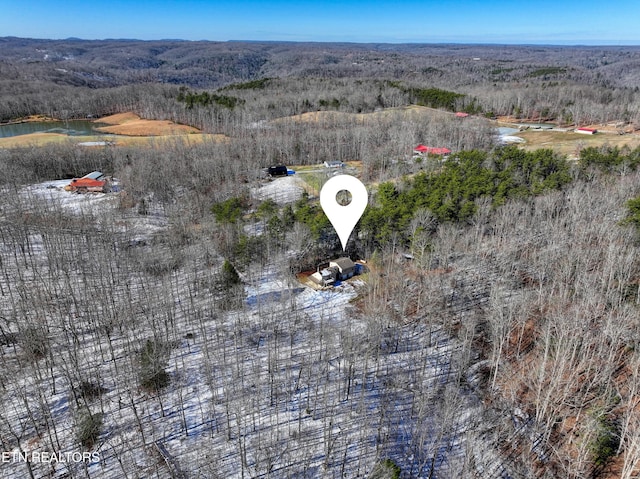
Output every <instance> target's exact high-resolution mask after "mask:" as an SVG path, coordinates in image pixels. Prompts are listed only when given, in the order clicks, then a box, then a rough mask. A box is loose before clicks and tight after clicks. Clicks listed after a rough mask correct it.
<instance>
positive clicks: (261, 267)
mask: <svg viewBox="0 0 640 479" xmlns="http://www.w3.org/2000/svg"><path fill="white" fill-rule="evenodd" d="M0 45H1V48H0V85H1V87H2V88H0V117H1V118H2V119H3V120H6V121H8V120H19V119H22V118H24V117H25V116H27V115H31V114H34V115H35V114H37V115H47V116H50V117H55V118H63V119H65V118H86V117H87V116H90V117H92V118H98V117H101V116H103V115H106V114H110V113H124V112H135V113H137V114H139V115H140V116H142V117H143V118H148V119H170V120H173V121H176V122H179V123H184V124H188V125H192V126H195V127H197V128H199V129H200V130H201V131H203V132H207V133H219V134H220V135H218V136H217V137H216V138H215V139H213V138H209V137H206V138H204V139H200V140H198V141H195V140H192V138H194V137H197V136H198V135H199V134H198V133H193V134H188V135H183V136H178V135H175V136H169V137H168V138H163V139H160V138H158V139H157V141H150V142H148V143H147V144H138V145H136V144H129V145H124V146H116V145H114V144H111V143H109V142H102V143H100V144H99V145H93V146H86V145H85V146H81V145H79V144H78V143H77V142H74V141H73V140H72V139H66V141H60V142H58V143H51V144H48V143H47V144H39V143H36V142H33V143H31V144H29V143H25V144H24V145H23V146H19V147H12V148H0V190H1V191H0V193H1V194H0V360H1V361H2V367H1V368H0V404H1V405H2V407H0V442H1V444H2V449H3V451H4V452H6V453H7V454H8V455H7V456H6V457H7V458H8V459H7V460H6V461H5V460H4V457H5V455H4V453H3V461H2V462H1V463H0V470H1V471H2V476H3V477H10V478H22V477H33V478H45V477H78V478H80V477H96V478H98V477H100V478H109V479H112V478H116V477H131V478H137V477H140V478H142V477H144V478H147V477H157V478H170V477H172V478H175V477H194V478H195V477H211V478H215V477H221V478H222V477H224V478H230V477H237V478H249V477H264V478H267V477H269V478H288V477H299V478H316V477H322V478H324V477H326V478H337V477H367V478H385V477H389V478H394V477H395V478H414V477H424V478H426V477H430V478H460V477H463V478H483V479H484V478H496V479H498V478H548V479H551V478H553V479H556V478H573V479H582V478H589V477H590V478H624V479H632V478H634V477H638V475H640V409H639V407H638V406H639V402H638V394H639V391H638V389H639V388H640V377H639V366H640V357H639V356H638V347H637V346H638V342H639V341H640V322H639V318H640V262H639V261H638V253H639V252H640V249H639V248H640V171H639V169H638V167H639V166H640V147H633V146H632V147H629V146H627V147H621V148H618V147H614V146H611V145H608V144H606V141H602V142H601V143H600V144H599V145H598V146H589V145H590V144H589V143H586V140H585V143H584V144H580V145H579V146H580V148H576V151H575V154H574V155H573V156H572V158H571V159H570V158H568V157H566V156H565V155H563V154H561V153H559V152H558V150H557V149H555V148H554V146H555V145H554V144H549V145H545V146H546V147H545V148H542V149H537V150H536V149H531V150H524V149H521V148H519V147H518V146H513V145H511V146H505V145H501V144H500V143H499V141H498V134H497V131H496V123H495V122H493V121H492V120H491V119H492V118H494V117H495V116H496V115H511V116H518V117H520V118H521V119H523V120H524V119H530V120H534V119H535V120H536V121H541V120H555V121H556V122H557V123H561V124H565V125H566V124H571V125H573V126H576V125H577V124H580V123H591V122H609V121H616V122H623V123H624V124H625V125H626V126H627V127H628V131H629V132H628V133H626V135H627V136H629V137H630V138H631V139H632V140H633V139H634V138H635V135H636V133H633V132H632V131H633V129H634V127H635V126H634V122H635V123H636V124H637V123H638V121H639V120H640V117H639V114H640V97H638V95H639V94H640V93H639V92H638V87H637V79H638V78H639V75H640V69H639V68H638V63H637V60H638V55H640V51H638V50H637V49H631V48H615V47H607V48H586V47H585V48H578V47H562V48H561V47H517V46H514V47H506V46H465V45H426V46H425V45H382V44H380V45H355V44H289V43H241V42H229V43H212V42H178V41H163V42H139V41H124V40H122V41H120V40H117V41H116V40H114V41H100V42H87V41H81V40H65V41H50V42H48V41H44V40H28V39H15V38H3V39H0ZM456 112H467V113H469V116H464V115H463V116H456V115H455V113H456ZM611 135H612V136H609V137H606V136H605V137H604V138H614V137H615V136H617V135H616V134H615V133H612V134H611ZM575 136H580V135H575ZM419 143H424V144H427V145H431V146H439V147H446V148H448V149H450V150H452V151H451V153H450V154H448V155H447V156H446V157H442V156H441V155H422V156H420V155H414V154H413V148H414V147H415V146H416V145H417V144H419ZM630 144H631V143H630ZM333 160H336V161H338V162H342V163H344V165H343V166H341V170H340V171H343V172H348V173H350V174H353V175H356V176H358V177H359V178H360V179H361V180H362V181H363V182H364V183H365V184H366V186H367V189H368V192H369V203H368V207H367V209H366V211H365V213H364V214H363V216H362V218H361V220H360V222H359V223H358V225H357V226H356V228H355V230H354V232H353V234H352V236H351V239H350V240H349V242H348V244H347V247H346V251H345V252H343V251H342V248H341V247H340V242H339V240H338V237H337V235H336V233H335V231H334V230H333V228H332V226H331V224H330V223H329V222H328V220H327V218H326V216H325V215H324V213H323V212H322V209H321V208H320V205H319V202H318V199H317V196H318V191H319V189H320V188H321V186H322V184H323V183H324V182H325V181H326V180H327V179H328V178H330V177H331V175H332V174H333V172H334V170H332V169H329V168H325V167H324V166H322V163H323V162H324V161H333ZM274 164H285V165H287V166H289V167H291V168H293V169H294V170H295V174H291V175H288V176H286V177H282V178H269V179H267V178H264V177H263V173H262V170H263V168H265V167H268V166H270V165H274ZM94 170H99V171H102V172H104V173H106V174H107V175H108V176H110V177H112V178H113V179H114V183H115V185H116V186H117V187H116V188H114V189H113V191H110V192H106V193H102V192H100V193H89V194H78V193H72V192H69V191H65V190H64V186H65V185H67V184H68V183H69V179H71V178H74V177H79V176H82V175H84V174H86V173H88V172H90V171H94ZM343 255H348V256H350V257H351V258H352V259H354V260H362V263H361V264H360V267H361V268H362V270H361V274H359V275H358V276H356V277H354V278H353V279H351V280H348V281H346V280H345V281H343V282H342V283H341V284H339V285H337V286H336V287H333V288H327V289H318V288H312V287H310V286H309V285H308V284H307V283H305V282H304V278H305V277H306V276H308V274H309V273H311V272H313V271H315V270H316V268H318V266H319V265H320V264H325V263H326V262H327V261H328V260H330V259H332V258H337V257H340V256H343ZM43 453H45V454H51V453H63V454H69V455H71V456H70V457H71V458H73V454H74V453H75V454H78V453H79V454H81V455H80V456H79V457H80V460H77V461H74V460H68V461H58V460H56V461H42V460H34V459H33V458H34V457H38V458H42V457H43V456H42V454H43ZM82 453H84V454H86V455H85V456H83V455H82ZM34 454H35V456H34ZM22 455H26V456H25V457H27V456H28V457H29V458H31V460H24V461H22V460H19V459H20V457H22ZM16 458H17V459H16Z"/></svg>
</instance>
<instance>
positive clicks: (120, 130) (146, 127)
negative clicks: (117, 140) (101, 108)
mask: <svg viewBox="0 0 640 479" xmlns="http://www.w3.org/2000/svg"><path fill="white" fill-rule="evenodd" d="M95 121H96V122H98V123H107V124H108V125H109V126H103V127H100V128H98V129H97V130H98V131H101V132H103V133H112V134H114V135H126V136H166V135H184V134H191V133H200V130H198V129H197V128H194V127H192V126H188V125H179V124H177V123H174V122H172V121H169V120H144V119H142V118H140V117H139V116H138V115H136V114H135V113H118V114H116V115H111V116H106V117H104V118H99V119H98V120H95Z"/></svg>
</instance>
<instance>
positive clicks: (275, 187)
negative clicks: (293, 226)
mask: <svg viewBox="0 0 640 479" xmlns="http://www.w3.org/2000/svg"><path fill="white" fill-rule="evenodd" d="M303 191H304V188H303V187H302V180H300V178H298V177H296V176H295V175H292V176H285V177H283V178H274V179H273V180H271V181H269V182H268V183H266V184H264V185H262V186H260V187H259V188H255V189H254V190H253V191H252V192H251V193H252V196H253V197H254V198H256V199H258V200H261V201H264V200H267V199H270V200H273V201H275V202H276V203H278V204H279V205H284V204H287V203H294V202H296V201H298V200H299V199H300V196H301V195H302V192H303Z"/></svg>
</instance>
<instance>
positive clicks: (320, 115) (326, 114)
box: [273, 105, 453, 124]
mask: <svg viewBox="0 0 640 479" xmlns="http://www.w3.org/2000/svg"><path fill="white" fill-rule="evenodd" d="M423 114H434V115H440V116H451V115H453V113H451V112H447V111H442V110H437V109H435V108H429V107H426V106H418V105H411V106H405V107H397V108H386V109H384V110H379V111H374V112H371V113H347V112H343V111H326V110H323V111H310V112H307V113H301V114H300V115H293V116H287V117H284V118H278V119H276V120H273V122H274V123H282V122H286V121H299V122H309V123H336V122H337V121H340V120H342V121H345V120H351V121H352V122H354V123H355V122H357V123H363V124H364V123H366V122H367V121H369V120H374V121H375V120H376V119H378V118H388V117H391V118H397V117H401V118H402V119H407V120H410V119H411V117H416V116H419V115H423Z"/></svg>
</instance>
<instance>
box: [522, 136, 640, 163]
mask: <svg viewBox="0 0 640 479" xmlns="http://www.w3.org/2000/svg"><path fill="white" fill-rule="evenodd" d="M514 136H518V137H520V138H523V139H524V140H525V141H526V143H524V144H523V145H521V146H522V148H524V149H525V150H529V151H531V150H537V149H539V148H551V149H553V150H555V151H556V152H558V153H560V154H563V155H567V156H569V157H572V158H573V157H577V156H578V154H579V152H580V150H581V149H583V148H587V147H590V146H594V147H600V146H603V145H609V146H617V147H623V146H629V147H630V148H636V147H637V146H640V136H639V135H637V134H627V135H617V134H607V133H596V134H595V135H583V134H580V133H573V132H569V131H550V130H527V131H523V132H520V133H515V134H514Z"/></svg>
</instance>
